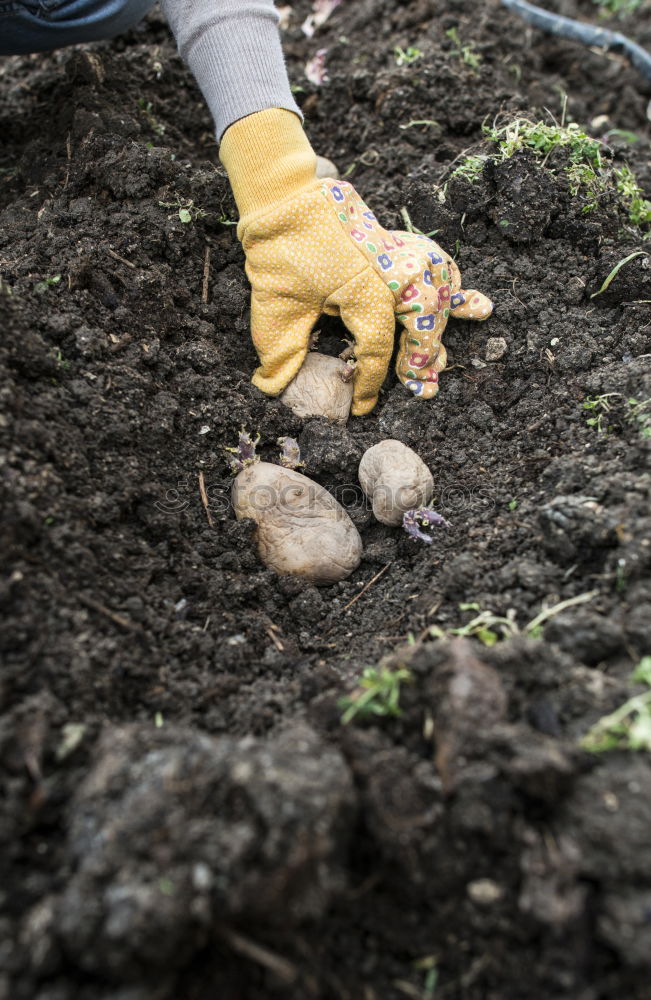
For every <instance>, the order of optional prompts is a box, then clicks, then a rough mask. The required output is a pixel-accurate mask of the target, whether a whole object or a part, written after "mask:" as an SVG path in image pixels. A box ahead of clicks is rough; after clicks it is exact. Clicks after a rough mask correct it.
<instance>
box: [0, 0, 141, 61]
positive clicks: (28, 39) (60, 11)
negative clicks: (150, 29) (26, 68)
mask: <svg viewBox="0 0 651 1000" xmlns="http://www.w3.org/2000/svg"><path fill="white" fill-rule="evenodd" d="M153 5H154V0H0V55H3V56H9V55H24V54H26V53H28V52H50V51H51V50H52V49H60V48H63V47H64V46H65V45H75V44H76V43H78V42H97V41H99V40H100V39H102V38H113V36H114V35H119V34H120V32H121V31H126V29H127V28H131V27H132V26H133V25H134V24H137V23H138V21H140V20H141V18H143V17H144V16H145V14H146V13H147V11H148V10H149V9H150V8H151V7H153Z"/></svg>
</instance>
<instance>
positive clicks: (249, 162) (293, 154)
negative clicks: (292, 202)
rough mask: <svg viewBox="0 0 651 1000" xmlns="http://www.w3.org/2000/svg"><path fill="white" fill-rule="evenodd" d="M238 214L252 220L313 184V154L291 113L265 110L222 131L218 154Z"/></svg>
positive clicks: (242, 221) (245, 220)
mask: <svg viewBox="0 0 651 1000" xmlns="http://www.w3.org/2000/svg"><path fill="white" fill-rule="evenodd" d="M219 158H220V160H221V161H222V163H223V165H224V167H225V168H226V172H227V174H228V179H229V181H230V183H231V187H232V189H233V194H234V196H235V201H236V203H237V208H238V211H239V213H240V224H239V227H238V233H239V231H240V230H242V229H244V228H245V227H246V226H247V225H248V223H249V222H250V221H251V217H252V216H254V215H257V214H259V213H261V212H265V211H267V210H268V209H269V208H271V207H272V206H273V205H276V204H278V203H279V202H283V201H286V200H287V199H288V198H291V197H292V196H293V195H295V194H297V193H298V192H299V191H300V190H302V189H303V188H305V187H306V186H307V185H309V184H310V183H311V182H312V181H314V180H316V154H315V153H314V150H313V149H312V147H311V146H310V143H309V141H308V138H307V136H306V135H305V132H304V131H303V127H302V125H301V122H300V119H299V118H298V117H297V116H296V115H295V114H293V112H291V111H284V110H283V109H281V108H268V109H267V110H266V111H257V112H256V113H255V114H252V115H247V116H246V118H240V120H239V121H237V122H234V123H233V125H231V126H230V127H229V128H227V129H226V131H225V133H224V137H223V139H222V143H221V146H220V150H219Z"/></svg>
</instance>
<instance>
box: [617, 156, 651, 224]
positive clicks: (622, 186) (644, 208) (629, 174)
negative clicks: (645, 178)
mask: <svg viewBox="0 0 651 1000" xmlns="http://www.w3.org/2000/svg"><path fill="white" fill-rule="evenodd" d="M613 174H614V175H615V186H616V188H617V191H618V192H619V194H620V195H621V197H622V201H623V202H624V203H625V205H626V207H627V209H628V217H629V219H630V220H631V222H632V223H633V225H634V226H644V225H648V224H649V223H651V201H648V199H646V198H645V197H644V194H643V192H642V188H641V187H640V186H639V184H638V183H637V180H636V179H635V174H634V173H633V171H632V170H631V168H630V167H629V166H628V164H626V163H625V164H624V166H623V167H615V169H614V171H613Z"/></svg>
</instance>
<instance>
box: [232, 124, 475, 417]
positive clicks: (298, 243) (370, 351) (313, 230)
mask: <svg viewBox="0 0 651 1000" xmlns="http://www.w3.org/2000/svg"><path fill="white" fill-rule="evenodd" d="M220 157H221V160H222V163H223V164H224V166H225V167H226V170H227V172H228V176H229V180H230V182H231V186H232V188H233V193H234V195H235V200H236V202H237V206H238V209H239V212H240V222H239V225H238V228H237V234H238V237H239V239H240V240H241V242H242V246H243V248H244V252H245V254H246V272H247V275H248V278H249V281H250V282H251V289H252V294H251V332H252V336H253V343H254V344H255V347H256V350H257V352H258V356H259V358H260V367H259V368H258V369H257V370H256V372H255V374H254V376H253V383H254V385H256V386H257V387H258V388H259V389H261V390H262V391H263V392H266V393H268V394H269V395H272V396H275V395H278V394H279V393H281V392H282V391H283V390H284V389H285V388H286V386H287V385H288V384H289V383H290V382H291V380H292V379H293V378H294V376H295V375H296V374H297V372H298V370H299V369H300V367H301V365H302V364H303V361H304V360H305V355H306V354H307V351H308V347H309V339H310V332H311V330H312V328H313V327H314V325H315V323H316V322H317V320H318V318H319V316H320V315H321V314H322V313H327V314H328V315H331V316H340V317H341V319H342V320H343V322H344V323H345V324H346V326H347V327H348V329H349V330H350V331H351V333H352V334H353V337H354V338H355V357H356V359H357V366H356V369H355V383H354V395H353V407H352V412H353V414H355V415H356V416H361V415H363V414H365V413H368V412H369V411H370V410H372V409H373V407H374V406H375V404H376V402H377V397H378V392H379V389H380V386H381V385H382V382H383V381H384V378H385V376H386V373H387V368H388V365H389V360H390V358H391V353H392V350H393V337H394V332H395V320H396V317H398V318H399V319H400V320H401V321H402V322H403V323H404V324H405V331H404V333H403V336H402V342H401V349H400V355H399V359H398V365H397V372H398V376H399V378H400V379H401V381H403V382H404V383H405V385H407V386H408V388H410V389H411V390H412V392H414V393H415V394H416V395H420V396H424V397H427V396H431V395H433V394H434V392H436V390H437V385H436V383H437V380H438V371H439V370H440V369H441V368H443V367H444V365H445V360H444V359H445V352H444V349H443V348H442V346H441V342H440V335H441V333H442V330H443V328H444V326H445V323H446V322H447V316H448V313H449V309H450V308H453V309H454V308H455V306H456V308H457V309H458V313H459V314H463V315H464V316H472V317H473V318H481V319H483V318H485V317H486V316H488V315H489V314H490V311H491V309H492V306H491V304H490V302H489V300H488V299H486V298H485V297H484V296H482V295H480V293H477V292H461V291H460V279H459V272H458V269H456V265H454V264H453V262H452V261H451V260H450V258H448V256H447V255H446V254H444V253H443V251H441V250H440V248H439V247H437V246H436V244H434V243H432V242H431V240H427V238H426V237H424V236H423V237H421V236H415V235H413V234H410V233H389V232H387V231H386V230H384V229H382V227H381V226H379V225H378V223H377V221H376V220H375V217H374V215H373V214H372V212H370V211H369V210H368V208H367V206H366V205H365V204H364V202H363V201H362V200H361V199H360V198H359V196H358V195H357V194H356V192H355V191H354V189H353V188H352V187H351V186H350V184H346V183H345V182H343V181H339V182H338V181H334V180H329V179H326V180H319V179H317V177H316V172H315V170H316V158H315V155H314V152H313V150H312V148H311V146H310V144H309V142H308V140H307V138H306V136H305V133H304V132H303V129H302V127H301V124H300V121H299V119H298V118H297V117H296V116H295V115H294V114H293V113H292V112H290V111H283V110H279V109H269V110H267V111H259V112H257V113H256V114H253V115H250V116H248V117H246V118H242V119H240V121H238V122H235V124H233V125H231V126H230V128H228V129H227V130H226V132H225V134H224V137H223V139H222V144H221V149H220ZM431 254H434V256H435V257H438V262H436V261H435V260H434V259H433V258H432V257H431ZM387 262H388V263H387ZM454 295H458V296H460V298H458V301H457V302H455V301H451V302H450V301H449V300H450V299H451V298H452V299H454ZM446 303H447V304H446ZM419 318H421V320H422V322H421V326H420V327H419V326H418V325H417V324H418V319H419Z"/></svg>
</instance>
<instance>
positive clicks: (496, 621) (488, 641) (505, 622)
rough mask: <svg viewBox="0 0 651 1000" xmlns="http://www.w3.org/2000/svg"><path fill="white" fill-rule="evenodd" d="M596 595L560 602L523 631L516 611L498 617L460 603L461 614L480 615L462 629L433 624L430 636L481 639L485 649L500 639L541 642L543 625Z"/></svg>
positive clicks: (546, 610) (593, 593)
mask: <svg viewBox="0 0 651 1000" xmlns="http://www.w3.org/2000/svg"><path fill="white" fill-rule="evenodd" d="M596 594H597V591H596V590H591V591H590V592H588V593H585V594H578V596H577V597H570V598H568V599H567V600H566V601H560V602H559V603H558V604H554V605H553V606H552V607H551V608H543V610H542V611H541V612H540V613H539V614H537V615H536V617H535V618H532V619H531V621H529V622H527V623H526V624H525V625H524V626H523V627H522V628H521V627H520V626H519V625H518V623H517V622H516V620H515V613H514V612H507V614H506V616H503V615H495V614H493V612H492V611H482V610H481V609H480V607H479V605H478V604H474V603H473V604H460V605H459V611H478V612H479V614H477V615H475V617H474V618H472V619H471V620H470V621H469V622H467V623H466V624H465V625H461V626H460V627H459V628H451V629H442V628H440V627H439V626H438V625H430V627H429V629H428V633H429V636H430V637H431V638H432V639H448V638H450V636H460V637H464V638H474V639H479V641H480V642H481V643H482V644H483V645H484V646H494V645H495V643H496V642H499V641H500V639H511V638H513V636H516V635H524V636H526V637H527V638H529V639H539V638H540V637H541V635H542V626H543V624H544V623H545V622H546V621H548V620H549V619H550V618H554V617H555V616H556V615H559V614H560V613H561V611H565V610H566V609H567V608H572V607H574V606H575V605H577V604H585V603H586V602H587V601H591V600H592V599H593V598H594V597H595V596H596Z"/></svg>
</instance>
